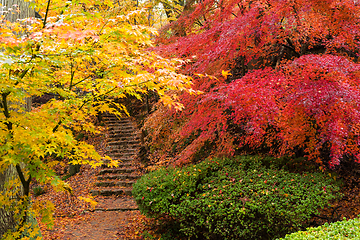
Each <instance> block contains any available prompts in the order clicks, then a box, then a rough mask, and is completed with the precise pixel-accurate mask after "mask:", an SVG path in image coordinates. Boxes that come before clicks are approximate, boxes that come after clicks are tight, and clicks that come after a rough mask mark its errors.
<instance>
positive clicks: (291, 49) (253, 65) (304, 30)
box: [145, 0, 360, 167]
mask: <svg viewBox="0 0 360 240" xmlns="http://www.w3.org/2000/svg"><path fill="white" fill-rule="evenodd" d="M359 8H360V5H359V4H358V3H357V1H350V0H341V1H335V0H326V1H318V0H310V1H305V0H295V1H294V0H291V1H290V0H286V1H272V0H266V1H265V0H256V1H253V0H251V1H250V0H229V1H228V0H225V1H214V0H205V1H199V2H191V4H190V5H189V6H188V8H187V11H184V12H183V14H182V16H180V17H179V19H178V20H177V21H175V22H172V23H171V24H169V25H168V26H166V27H165V28H164V29H163V31H162V32H161V35H160V38H158V40H157V41H158V43H159V45H158V47H156V50H157V51H158V52H159V53H161V54H162V55H163V56H167V57H170V56H176V57H182V58H184V59H188V60H189V61H190V62H189V63H188V64H187V65H186V67H185V68H184V69H183V73H186V74H188V75H191V76H193V77H194V86H195V89H197V90H200V91H203V94H202V95H196V96H194V95H193V96H191V95H189V94H187V93H184V94H183V95H182V96H181V97H180V99H181V101H182V103H183V104H184V106H185V110H184V111H182V112H175V111H174V112H173V115H172V116H171V117H170V118H167V117H166V115H168V113H167V112H166V111H164V110H163V109H159V110H157V111H156V112H155V113H154V114H153V118H150V119H149V120H148V121H147V123H146V125H145V128H146V129H148V131H149V135H148V140H149V141H150V143H151V144H152V148H153V153H155V154H154V157H156V158H161V159H166V158H169V157H170V158H173V157H175V159H176V160H177V163H178V164H182V163H187V162H191V161H192V160H196V158H197V157H199V156H209V155H218V156H223V155H227V156H229V155H233V154H240V153H266V154H268V153H270V154H272V155H275V156H284V155H286V156H294V155H295V156H305V157H308V158H309V159H310V160H314V161H316V162H318V163H320V164H324V165H326V166H330V167H334V166H337V165H339V164H340V163H341V161H342V160H352V161H353V160H354V161H360V156H359V154H358V153H359V150H360V149H359V141H360V139H359V130H360V128H359V127H360V125H359V118H360V115H359V113H360V108H359V104H358V103H359V100H360V99H359V97H360V88H359V65H358V56H359V40H360V39H359V36H360V34H359V33H360V32H359V27H360V18H359V17H360V15H359ZM159 120H160V121H161V123H159V122H157V121H159ZM164 145H165V146H167V147H165V149H166V150H161V149H163V146H164ZM156 146H158V148H156Z"/></svg>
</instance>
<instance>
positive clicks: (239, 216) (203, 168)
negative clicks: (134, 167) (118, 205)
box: [133, 156, 339, 239]
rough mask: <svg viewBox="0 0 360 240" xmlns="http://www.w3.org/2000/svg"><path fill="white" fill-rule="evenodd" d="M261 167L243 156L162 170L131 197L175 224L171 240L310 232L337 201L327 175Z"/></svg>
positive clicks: (144, 209) (138, 185) (146, 177)
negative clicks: (175, 238)
mask: <svg viewBox="0 0 360 240" xmlns="http://www.w3.org/2000/svg"><path fill="white" fill-rule="evenodd" d="M263 162H264V161H263V159H261V158H259V157H254V156H243V157H239V158H236V159H212V160H206V161H204V162H201V163H199V164H197V165H191V166H188V167H184V168H172V167H170V168H162V169H160V170H157V171H154V172H151V173H149V174H146V175H144V176H143V177H142V178H141V179H139V180H138V181H137V182H136V184H135V185H134V187H133V196H134V197H135V199H136V202H137V204H138V206H139V208H140V210H141V212H142V213H144V214H145V215H147V216H148V217H152V218H155V219H161V218H165V219H166V221H167V223H171V224H172V228H173V229H177V230H176V231H174V233H173V236H175V235H176V236H180V235H181V234H182V235H183V236H186V237H187V238H189V237H190V238H194V239H201V238H205V239H273V238H276V237H282V236H285V234H287V233H290V232H294V231H298V230H300V227H304V226H305V227H306V226H307V225H306V223H307V221H308V220H309V219H310V218H311V216H312V214H318V210H317V209H319V208H323V207H324V206H326V205H327V203H328V202H329V201H330V200H333V199H335V198H336V197H338V196H339V195H338V194H337V192H338V190H339V186H338V185H337V184H334V179H332V178H330V177H328V176H325V175H324V174H321V173H303V174H295V173H289V172H287V171H285V170H282V169H277V168H271V166H270V167H269V168H266V167H265V166H264V165H263ZM265 162H267V163H268V162H269V161H268V159H267V160H266V161H265Z"/></svg>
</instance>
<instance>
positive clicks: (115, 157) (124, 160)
mask: <svg viewBox="0 0 360 240" xmlns="http://www.w3.org/2000/svg"><path fill="white" fill-rule="evenodd" d="M107 155H108V156H109V157H111V158H112V159H113V160H116V161H118V162H119V163H126V164H131V162H132V161H133V160H134V156H130V157H129V156H125V157H124V156H122V155H121V154H107ZM120 155H121V156H120Z"/></svg>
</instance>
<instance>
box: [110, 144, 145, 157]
mask: <svg viewBox="0 0 360 240" xmlns="http://www.w3.org/2000/svg"><path fill="white" fill-rule="evenodd" d="M105 149H106V151H107V153H111V154H114V153H116V154H132V155H136V154H137V153H138V151H139V149H138V148H135V149H133V148H122V147H119V146H107V147H106V148H105Z"/></svg>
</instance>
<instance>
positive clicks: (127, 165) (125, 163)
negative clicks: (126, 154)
mask: <svg viewBox="0 0 360 240" xmlns="http://www.w3.org/2000/svg"><path fill="white" fill-rule="evenodd" d="M118 161H119V164H118V166H117V168H132V167H133V164H132V163H131V161H129V160H125V161H120V160H118ZM101 168H109V166H108V165H107V164H106V163H104V164H102V165H101Z"/></svg>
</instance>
